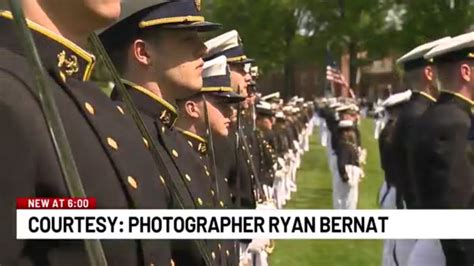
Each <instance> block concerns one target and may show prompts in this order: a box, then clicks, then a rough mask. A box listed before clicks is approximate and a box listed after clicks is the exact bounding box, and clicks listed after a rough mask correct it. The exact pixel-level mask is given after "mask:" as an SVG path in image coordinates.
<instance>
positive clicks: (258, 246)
mask: <svg viewBox="0 0 474 266" xmlns="http://www.w3.org/2000/svg"><path fill="white" fill-rule="evenodd" d="M268 245H270V239H254V240H252V242H250V244H249V246H248V248H247V252H249V253H260V252H262V251H264V250H265V247H267V246H268Z"/></svg>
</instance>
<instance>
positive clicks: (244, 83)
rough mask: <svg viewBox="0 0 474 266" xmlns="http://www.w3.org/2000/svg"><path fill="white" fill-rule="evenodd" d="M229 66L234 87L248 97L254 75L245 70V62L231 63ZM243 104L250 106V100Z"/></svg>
mask: <svg viewBox="0 0 474 266" xmlns="http://www.w3.org/2000/svg"><path fill="white" fill-rule="evenodd" d="M229 66H230V81H231V86H232V88H233V89H234V90H235V91H236V92H240V95H242V96H244V97H247V90H248V86H249V84H250V81H251V80H252V77H251V76H250V74H249V73H247V72H246V71H245V65H243V64H230V65H229ZM245 105H246V106H245ZM243 106H244V108H248V102H247V103H246V104H245V103H244V104H243Z"/></svg>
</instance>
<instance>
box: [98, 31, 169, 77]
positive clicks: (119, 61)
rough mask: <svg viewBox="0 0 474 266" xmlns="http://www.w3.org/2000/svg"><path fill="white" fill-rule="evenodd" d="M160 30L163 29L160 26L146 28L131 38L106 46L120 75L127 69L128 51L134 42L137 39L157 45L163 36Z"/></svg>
mask: <svg viewBox="0 0 474 266" xmlns="http://www.w3.org/2000/svg"><path fill="white" fill-rule="evenodd" d="M160 32H161V30H160V28H158V27H150V28H145V29H143V30H140V31H139V33H137V34H136V35H134V36H131V37H130V38H122V39H120V41H118V42H114V43H112V44H109V45H107V46H106V47H105V48H106V51H107V53H108V54H109V57H110V59H111V60H112V63H113V64H114V65H115V68H116V69H117V71H118V73H119V74H120V75H123V74H124V73H125V72H126V70H127V67H128V60H129V58H128V51H129V49H130V46H131V45H132V44H133V42H135V41H136V40H143V41H145V42H148V43H151V44H153V45H156V44H157V43H158V42H159V40H160V37H161V34H160Z"/></svg>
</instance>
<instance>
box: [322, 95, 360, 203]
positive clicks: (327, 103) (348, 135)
mask: <svg viewBox="0 0 474 266" xmlns="http://www.w3.org/2000/svg"><path fill="white" fill-rule="evenodd" d="M318 117H319V119H320V121H319V124H320V132H321V134H320V136H321V144H322V145H323V146H325V147H326V151H327V156H328V162H329V169H330V171H331V174H332V188H333V189H332V193H333V194H332V196H333V208H335V209H356V208H357V202H358V188H359V182H360V181H362V178H363V177H364V171H363V169H362V165H363V164H364V163H365V157H366V151H365V149H363V148H362V147H361V136H360V131H359V129H358V124H359V120H360V116H359V108H358V106H357V105H356V103H355V101H354V100H353V99H337V98H329V99H327V98H323V99H321V100H320V101H319V104H318Z"/></svg>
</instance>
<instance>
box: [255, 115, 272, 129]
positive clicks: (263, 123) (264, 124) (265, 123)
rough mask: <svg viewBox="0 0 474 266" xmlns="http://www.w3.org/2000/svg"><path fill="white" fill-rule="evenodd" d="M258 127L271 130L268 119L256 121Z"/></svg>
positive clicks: (263, 118)
mask: <svg viewBox="0 0 474 266" xmlns="http://www.w3.org/2000/svg"><path fill="white" fill-rule="evenodd" d="M258 127H259V128H262V129H264V130H272V128H273V123H272V119H271V118H270V117H262V118H259V119H258Z"/></svg>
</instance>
